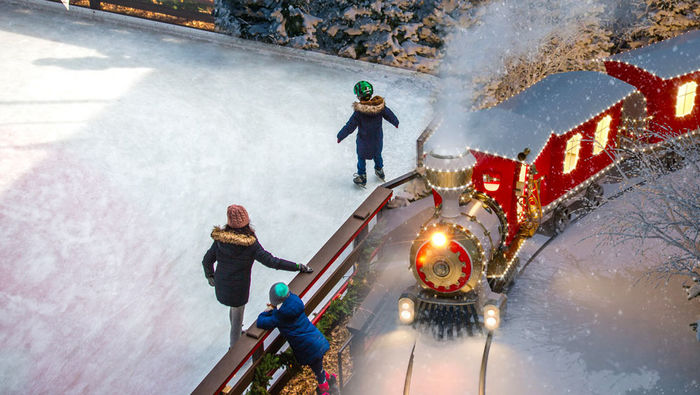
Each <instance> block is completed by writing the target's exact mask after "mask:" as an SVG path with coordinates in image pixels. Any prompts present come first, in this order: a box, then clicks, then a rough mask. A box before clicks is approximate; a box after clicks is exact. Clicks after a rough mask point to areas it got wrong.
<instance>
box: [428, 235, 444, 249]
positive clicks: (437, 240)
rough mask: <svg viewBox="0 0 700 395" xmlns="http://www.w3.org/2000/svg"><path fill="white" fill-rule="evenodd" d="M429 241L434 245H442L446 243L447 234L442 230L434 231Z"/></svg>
mask: <svg viewBox="0 0 700 395" xmlns="http://www.w3.org/2000/svg"><path fill="white" fill-rule="evenodd" d="M430 242H431V243H433V245H434V246H435V247H442V246H444V245H445V244H446V243H447V236H445V234H444V233H442V232H435V233H433V235H432V236H431V237H430Z"/></svg>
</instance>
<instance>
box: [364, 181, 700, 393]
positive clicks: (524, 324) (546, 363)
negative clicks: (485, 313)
mask: <svg viewBox="0 0 700 395" xmlns="http://www.w3.org/2000/svg"><path fill="white" fill-rule="evenodd" d="M606 189H610V190H613V191H614V189H615V188H613V187H611V188H606ZM626 196H628V195H623V196H622V197H621V198H620V199H618V200H615V201H612V202H610V203H608V204H606V205H604V206H602V207H600V208H598V209H597V210H596V211H595V212H593V213H591V214H589V215H588V216H586V217H584V218H583V219H581V220H580V221H579V222H577V223H576V224H574V225H572V226H571V227H570V228H568V229H567V230H566V231H565V232H564V233H563V234H562V235H560V236H558V237H557V239H555V240H554V241H552V242H551V243H550V244H549V246H548V247H546V248H545V250H543V252H542V253H541V254H540V255H538V256H537V257H536V258H535V259H534V260H533V262H532V263H530V264H529V265H528V266H527V267H526V268H525V270H524V271H523V272H522V274H521V275H520V277H519V278H518V279H517V282H516V284H515V285H514V287H513V289H512V290H511V292H510V293H509V300H508V307H507V315H506V319H505V320H504V321H503V322H502V326H501V328H500V329H499V330H498V331H497V332H496V334H495V336H494V341H493V344H492V345H491V351H490V354H489V363H488V369H487V380H486V390H487V393H490V394H532V395H545V394H551V395H560V394H580V395H588V394H591V395H592V394H596V395H609V394H698V393H700V345H699V343H697V341H696V340H695V334H694V333H693V332H691V330H690V327H689V324H690V323H691V322H695V321H696V320H698V318H700V302H699V301H697V300H692V301H688V300H687V299H686V295H685V292H683V289H682V288H681V284H682V283H683V281H682V280H679V279H672V280H671V281H670V282H669V283H668V284H665V283H660V282H658V281H655V280H648V279H647V278H646V276H645V273H646V272H647V271H648V270H649V269H650V268H651V267H652V265H653V264H654V263H655V262H658V261H659V260H658V256H659V255H660V254H663V251H662V250H657V251H653V249H652V251H651V252H647V253H646V254H645V255H640V254H639V253H638V252H637V249H636V248H635V246H634V245H632V244H631V243H627V244H624V245H622V246H620V247H619V248H612V247H607V246H602V245H600V243H599V238H598V237H597V236H596V235H598V234H600V232H602V231H603V230H605V228H606V226H607V222H606V217H607V214H606V213H610V212H611V211H610V210H620V207H622V206H623V205H625V204H627V202H626V200H625V197H626ZM407 209H408V208H406V209H401V210H407ZM414 212H419V210H414ZM421 215H423V216H424V215H425V213H423V214H418V215H417V217H420V216H421ZM429 215H430V213H428V216H429ZM418 223H420V221H418ZM545 240H546V237H544V236H542V235H536V236H535V237H534V238H533V239H532V240H531V241H528V244H527V245H526V247H525V248H524V249H523V252H522V256H523V258H525V259H526V258H527V257H528V254H532V252H534V251H535V250H536V249H537V247H538V246H540V245H542V243H543V242H544V241H545ZM403 244H404V245H401V243H393V244H392V243H389V244H388V245H389V246H392V245H393V246H395V248H396V250H397V251H395V252H392V251H385V255H384V256H383V257H382V258H380V261H381V263H378V264H377V265H380V264H381V265H382V266H384V267H385V268H386V273H383V274H382V276H381V277H380V279H379V280H378V281H379V282H380V283H381V282H382V278H384V279H390V280H388V281H383V283H384V284H395V286H393V287H392V286H389V288H390V295H391V296H390V299H391V300H390V301H389V302H388V303H387V304H386V305H385V307H384V308H383V310H382V312H381V314H383V315H382V317H383V320H384V328H383V329H382V330H381V331H382V332H383V334H382V335H380V336H378V337H377V338H376V340H374V343H373V348H372V349H371V350H370V351H368V352H367V354H366V355H365V356H364V357H363V359H362V360H361V361H360V362H358V364H359V365H360V366H358V367H357V369H356V373H357V375H356V376H354V378H353V386H354V390H355V391H354V392H353V394H358V395H359V394H364V393H370V392H372V391H374V393H400V391H401V389H402V388H403V385H404V377H405V374H406V367H407V363H408V359H409V356H410V352H411V347H412V346H413V343H414V341H415V342H416V349H415V357H414V358H415V359H414V365H413V374H412V381H411V387H410V388H411V394H431V393H440V394H477V393H478V384H479V382H478V378H479V370H480V364H481V358H482V353H483V349H484V337H474V338H467V337H460V338H457V339H453V340H443V341H438V340H436V339H435V338H434V337H433V336H432V335H431V334H430V332H428V331H426V330H423V331H416V330H413V329H412V328H410V327H406V326H401V325H399V324H398V323H397V322H396V321H397V318H396V314H397V313H396V300H397V299H398V297H399V295H400V294H401V292H402V291H403V289H404V287H406V286H408V285H410V284H411V283H412V281H413V280H412V279H413V276H412V275H411V274H410V272H408V270H407V269H406V267H407V261H406V260H407V259H408V258H407V253H406V251H407V249H408V247H407V246H406V245H405V244H406V243H403ZM647 246H648V245H647ZM401 250H403V251H404V252H403V253H401V252H400V251H401Z"/></svg>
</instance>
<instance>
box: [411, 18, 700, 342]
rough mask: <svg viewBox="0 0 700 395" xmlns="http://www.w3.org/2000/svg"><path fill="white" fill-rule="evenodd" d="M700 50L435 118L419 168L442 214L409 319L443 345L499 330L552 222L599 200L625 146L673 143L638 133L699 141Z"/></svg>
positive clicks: (570, 78) (546, 85) (616, 64)
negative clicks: (462, 335)
mask: <svg viewBox="0 0 700 395" xmlns="http://www.w3.org/2000/svg"><path fill="white" fill-rule="evenodd" d="M699 53H700V31H695V32H691V33H687V34H685V35H682V36H680V37H677V38H675V39H672V40H667V41H665V42H662V43H658V44H654V45H651V46H649V47H646V48H642V49H640V50H634V51H630V53H627V54H623V55H616V56H615V57H612V58H610V59H607V60H606V61H605V65H606V68H607V70H608V74H604V73H600V72H594V71H575V72H566V73H558V74H553V75H550V76H548V77H546V78H544V79H543V80H541V81H539V82H537V83H536V84H534V85H532V86H531V87H530V88H528V89H526V90H524V91H523V92H520V93H519V94H517V95H515V96H513V97H511V98H509V99H507V100H505V101H504V102H502V103H500V104H499V105H497V106H495V107H492V108H489V109H486V110H481V111H476V112H472V113H469V114H466V115H465V116H464V117H462V118H461V119H460V120H459V121H455V120H454V116H452V117H451V118H452V119H451V120H450V121H443V120H442V119H441V118H437V119H436V120H434V121H433V122H432V123H431V124H430V125H429V126H428V128H427V129H426V131H425V132H424V133H423V135H422V136H421V138H422V139H425V140H427V142H428V143H430V141H431V140H434V142H433V144H429V145H431V147H430V148H429V149H427V150H426V151H427V152H425V153H421V148H420V144H419V159H418V169H417V170H418V173H419V174H421V175H422V178H423V180H424V181H425V182H426V183H427V184H428V186H429V187H430V188H432V194H433V199H434V204H435V212H434V215H433V216H432V217H431V218H430V219H428V220H427V221H426V222H425V223H424V224H423V225H422V226H421V228H420V229H419V230H418V232H417V235H416V237H415V239H414V240H413V242H412V244H411V247H410V251H409V259H408V261H409V269H410V271H411V272H412V274H413V276H414V278H415V285H413V286H411V287H410V288H408V289H407V290H405V292H404V293H403V294H402V295H401V297H400V298H399V301H398V316H399V321H400V322H401V323H403V324H413V325H414V326H417V325H420V324H423V323H427V324H429V325H430V326H431V327H432V328H433V330H434V331H435V334H436V335H437V336H438V337H443V336H444V335H445V334H447V335H448V336H450V335H452V334H454V333H455V332H459V331H460V330H461V329H465V330H466V331H467V333H468V334H469V335H472V334H474V333H476V332H481V331H482V330H483V328H484V327H485V328H486V329H487V330H493V329H495V328H497V327H498V325H499V323H500V317H501V315H502V314H504V313H505V307H506V302H507V296H506V292H507V290H508V289H509V287H510V286H511V285H512V284H513V282H514V279H515V276H516V273H517V270H518V266H519V264H520V262H519V258H518V252H519V251H520V248H521V247H522V245H523V243H524V242H525V240H527V239H528V238H530V237H532V236H533V235H534V234H535V232H536V231H537V230H538V228H540V226H541V225H542V224H544V223H546V225H547V228H548V229H549V231H550V232H551V233H553V234H557V233H560V232H562V231H563V230H564V229H565V228H566V226H567V224H568V223H569V221H570V219H571V212H572V210H574V209H578V208H581V207H584V208H589V209H590V208H592V207H595V206H596V205H598V204H600V202H601V200H602V195H603V188H602V186H601V185H600V181H601V179H602V177H603V176H604V175H606V174H607V173H608V172H609V171H610V170H612V169H613V168H614V166H615V165H616V164H617V163H619V162H620V161H621V160H623V159H625V158H624V155H621V154H620V152H621V151H622V150H621V148H623V149H624V148H629V147H639V146H640V144H639V143H642V144H643V145H642V147H643V149H644V150H646V149H656V148H658V147H663V142H662V141H660V139H658V138H649V137H648V136H649V135H648V134H647V137H642V136H641V134H637V133H636V131H639V130H645V131H648V130H651V131H652V132H657V133H654V134H653V135H655V136H659V135H660V134H662V133H658V132H659V131H667V132H668V133H663V134H665V135H666V136H667V137H669V138H684V137H693V138H696V137H697V136H698V131H699V130H700V95H696V90H697V85H698V83H699V82H700V70H698V69H697V68H698V64H697V61H698V57H697V56H698V54H699ZM642 55H643V56H642ZM653 59H658V61H657V62H654V61H653ZM635 61H638V62H639V63H638V64H635V63H634V62H635ZM625 77H627V78H625ZM419 140H420V139H419ZM630 142H634V143H635V144H631V145H630ZM644 144H646V145H644Z"/></svg>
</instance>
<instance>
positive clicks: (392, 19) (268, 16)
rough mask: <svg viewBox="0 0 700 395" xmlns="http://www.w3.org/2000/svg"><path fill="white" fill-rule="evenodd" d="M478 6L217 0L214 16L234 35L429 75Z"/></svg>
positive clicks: (421, 1)
mask: <svg viewBox="0 0 700 395" xmlns="http://www.w3.org/2000/svg"><path fill="white" fill-rule="evenodd" d="M472 3H474V4H472ZM477 3H480V1H478V0H474V1H467V0H418V1H411V0H337V1H335V0H283V1H279V0H277V1H275V0H215V7H216V8H215V12H214V14H215V17H216V19H217V21H216V26H217V29H218V30H219V31H221V32H224V33H227V34H231V35H234V36H238V37H242V38H246V39H252V40H258V41H264V42H268V43H274V44H279V45H286V46H291V47H295V48H302V49H309V50H314V51H319V52H324V53H329V54H335V55H339V56H344V57H347V58H353V59H359V60H364V61H369V62H375V63H382V64H386V65H391V66H397V67H402V68H407V69H412V70H417V71H422V72H431V73H433V72H436V71H437V64H438V60H439V58H440V50H441V48H442V47H443V44H444V39H445V37H446V36H447V35H448V33H449V31H450V29H451V28H453V27H454V26H456V25H458V24H459V25H462V26H464V25H468V24H470V23H471V20H470V19H471V17H472V14H471V13H472V12H473V11H474V9H475V5H476V4H477Z"/></svg>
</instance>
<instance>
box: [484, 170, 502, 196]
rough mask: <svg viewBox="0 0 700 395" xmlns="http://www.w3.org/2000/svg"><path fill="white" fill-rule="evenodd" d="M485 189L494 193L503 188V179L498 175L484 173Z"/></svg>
mask: <svg viewBox="0 0 700 395" xmlns="http://www.w3.org/2000/svg"><path fill="white" fill-rule="evenodd" d="M483 180H484V189H486V190H487V191H489V192H494V191H497V190H498V187H500V186H501V177H499V176H498V175H497V174H486V173H484V177H483Z"/></svg>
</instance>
